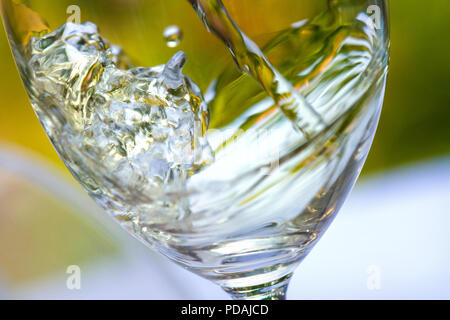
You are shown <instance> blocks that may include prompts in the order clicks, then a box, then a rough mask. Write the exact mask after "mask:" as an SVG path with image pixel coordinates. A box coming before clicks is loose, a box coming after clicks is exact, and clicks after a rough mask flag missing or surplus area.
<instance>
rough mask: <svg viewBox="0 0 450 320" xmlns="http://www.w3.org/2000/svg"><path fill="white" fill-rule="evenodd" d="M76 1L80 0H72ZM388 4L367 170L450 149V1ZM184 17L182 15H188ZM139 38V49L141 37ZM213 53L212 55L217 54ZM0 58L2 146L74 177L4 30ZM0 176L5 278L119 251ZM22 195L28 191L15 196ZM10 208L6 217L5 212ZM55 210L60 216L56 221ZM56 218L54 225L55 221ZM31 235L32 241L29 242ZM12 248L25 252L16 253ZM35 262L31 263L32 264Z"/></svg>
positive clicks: (50, 202)
mask: <svg viewBox="0 0 450 320" xmlns="http://www.w3.org/2000/svg"><path fill="white" fill-rule="evenodd" d="M77 2H78V3H80V2H83V1H74V3H77ZM116 2H118V3H119V2H120V1H119V0H116ZM53 3H54V2H52V5H53ZM83 3H87V2H83ZM55 6H63V4H55ZM390 9H391V12H390V14H391V63H390V73H389V78H388V83H387V90H386V98H385V103H384V107H383V112H382V115H381V120H380V125H379V127H378V131H377V135H376V138H375V141H374V144H373V147H372V150H371V152H370V154H369V157H368V160H367V162H366V165H365V167H364V170H363V173H362V175H363V177H364V176H365V175H367V174H371V173H382V171H383V170H386V169H389V168H393V167H396V166H401V165H404V164H408V163H413V162H419V161H426V160H427V159H431V158H435V157H439V156H445V155H448V154H449V153H450V143H449V140H450V120H449V119H450V108H449V104H450V59H449V53H450V38H449V36H448V34H447V33H448V32H450V19H449V17H450V2H449V1H443V0H431V1H427V2H424V1H422V0H393V1H391V3H390ZM49 14H51V13H50V12H49ZM184 14H185V13H184V12H183V10H180V15H181V16H183V17H184ZM183 17H181V18H180V19H185V17H184V18H183ZM111 23H114V21H112V22H111ZM119 32H120V31H119ZM112 38H114V36H113V37H112ZM112 40H114V39H112ZM125 41H127V40H125ZM121 44H122V45H124V44H123V43H121ZM132 45H134V44H131V43H130V44H129V45H128V47H130V46H132ZM135 45H136V46H137V47H136V50H138V49H139V46H140V45H142V43H137V44H135ZM172 53H173V52H172ZM167 54H168V55H169V54H170V51H169V50H167ZM213 56H214V54H213ZM207 58H208V57H205V60H206V61H208V59H207ZM149 59H150V60H151V57H150V58H149ZM216 59H219V58H218V57H216ZM224 59H225V58H224ZM209 60H210V61H212V62H214V59H209ZM0 61H1V66H0V67H1V72H0V75H1V76H0V97H1V99H0V145H5V144H6V145H14V146H21V147H23V148H24V149H27V150H30V151H32V152H33V153H36V154H39V155H41V156H42V157H43V158H44V159H46V160H48V161H49V162H50V163H52V164H53V165H54V167H55V168H57V169H56V171H57V172H59V173H60V174H61V175H63V176H65V177H66V178H68V179H69V180H70V178H69V173H68V172H67V170H65V169H64V167H63V164H62V162H61V160H60V159H59V157H58V156H57V154H56V152H55V151H54V149H53V147H52V146H51V144H50V142H49V140H48V138H47V137H46V136H45V134H44V131H43V130H42V128H41V126H40V124H39V122H38V120H37V118H36V116H35V114H34V112H33V110H32V108H31V106H30V103H29V101H28V98H27V95H26V93H25V90H24V88H23V86H22V82H21V80H20V78H19V74H18V72H17V69H16V66H15V64H14V61H13V58H12V55H11V52H10V49H9V45H8V42H7V39H6V35H5V33H4V31H3V30H2V31H1V32H0ZM194 67H195V66H194ZM200 82H201V79H200ZM0 179H3V180H0V182H5V181H7V179H9V180H11V181H12V182H11V183H9V184H8V186H11V185H12V186H16V189H14V190H15V191H14V190H12V191H11V189H10V190H9V191H8V192H7V193H5V192H4V193H3V194H2V193H1V192H0V201H1V202H2V204H1V205H0V220H1V221H3V222H0V239H1V241H0V273H1V275H2V278H3V279H6V282H8V283H15V282H21V281H26V280H27V279H29V278H30V277H31V278H33V277H38V276H40V275H42V274H48V273H51V272H55V270H59V272H63V271H61V270H64V269H63V267H64V266H67V265H70V264H71V263H72V262H73V261H77V262H79V261H87V260H89V259H90V258H91V257H104V256H115V255H117V253H119V252H120V246H118V244H117V243H116V242H115V241H114V239H111V238H109V237H108V236H107V235H105V232H103V233H102V231H101V230H100V231H99V230H94V229H92V227H91V226H90V225H89V224H86V223H85V222H83V221H81V220H80V218H79V217H77V214H76V213H75V212H74V210H68V209H67V205H65V204H58V203H56V202H55V201H57V200H55V199H52V197H51V195H49V194H48V193H47V194H44V195H43V194H40V193H37V192H36V191H32V190H36V189H39V184H38V185H37V187H36V186H35V187H34V188H32V187H30V188H31V189H30V188H28V187H27V184H26V183H19V182H20V181H19V180H17V179H15V178H14V177H11V176H8V175H7V174H6V175H5V174H3V175H2V174H1V172H0ZM18 181H19V182H18ZM70 181H72V180H70ZM0 187H1V183H0ZM0 189H1V188H0ZM0 191H1V190H0ZM13 191H14V192H13ZM17 194H20V195H22V196H23V197H17V196H16V197H15V196H14V195H17ZM24 197H25V198H26V201H25V200H24V199H25V198H24ZM14 201H15V202H14ZM24 201H25V202H26V203H28V207H27V206H26V205H24ZM7 203H9V206H7V205H6V204H7ZM40 203H41V204H40ZM64 206H65V207H66V208H64ZM31 207H32V208H34V210H35V211H38V213H36V215H35V216H34V218H33V219H32V220H29V219H28V220H27V223H25V222H24V221H25V220H24V219H25V218H23V216H21V215H20V214H18V212H22V211H26V210H28V211H30V210H31V209H30V208H31ZM27 208H28V209H27ZM6 213H8V215H9V217H6V218H5V215H6ZM57 216H58V217H60V218H58V219H57V220H55V217H57ZM2 219H3V220H2ZM8 219H9V220H8ZM21 219H22V220H21ZM5 221H6V222H5ZM48 221H52V224H50V225H49V224H48ZM6 223H8V224H9V225H11V223H13V225H15V226H16V227H15V230H14V232H11V229H10V228H4V230H3V229H2V226H6ZM56 225H57V226H58V227H57V228H54V227H52V226H56ZM8 230H9V232H7V231H8ZM36 230H37V231H36ZM67 230H70V232H67ZM30 231H33V232H35V233H30ZM33 235H34V236H33ZM14 237H15V238H14ZM12 238H14V239H15V240H14V241H12V243H13V244H14V246H12V247H11V245H10V244H8V240H10V241H11V239H12ZM17 239H22V242H20V241H19V242H17V241H16V240H17ZM36 241H37V242H36ZM30 242H31V243H33V244H34V245H33V246H31V247H30V246H29V243H30ZM67 243H70V244H71V248H70V249H71V250H65V249H66V248H65V247H64V245H65V244H67ZM30 248H31V249H30ZM43 248H44V249H45V250H43ZM12 251H14V252H21V254H17V255H16V256H11V252H12ZM49 252H50V254H49ZM31 263H32V264H33V268H27V266H29V265H30V264H31Z"/></svg>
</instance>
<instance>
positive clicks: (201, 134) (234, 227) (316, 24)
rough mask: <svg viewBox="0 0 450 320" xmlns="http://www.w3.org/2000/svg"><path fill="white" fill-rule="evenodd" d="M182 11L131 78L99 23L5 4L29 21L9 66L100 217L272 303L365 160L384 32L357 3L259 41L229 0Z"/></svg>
mask: <svg viewBox="0 0 450 320" xmlns="http://www.w3.org/2000/svg"><path fill="white" fill-rule="evenodd" d="M250 2H251V1H250ZM164 3H165V2H163V1H161V5H162V6H164ZM167 3H169V2H167ZM170 3H172V2H170ZM183 4H184V5H186V4H188V5H189V9H190V10H191V11H192V13H194V15H193V16H189V18H190V19H191V20H189V21H190V22H189V23H188V24H187V25H186V24H184V27H181V26H179V25H178V24H177V25H175V24H173V21H171V22H170V23H169V20H170V19H167V24H166V25H165V26H164V28H162V31H161V33H160V37H161V43H160V48H158V47H156V48H157V49H156V50H161V51H164V50H173V52H171V56H172V57H171V58H170V59H168V60H166V63H165V64H160V65H157V66H152V67H136V64H135V63H132V61H133V60H135V59H132V58H130V57H128V55H127V54H126V52H127V51H128V50H127V47H126V46H124V47H123V49H122V47H120V46H117V45H114V44H112V43H110V42H109V41H108V40H106V37H105V36H103V34H101V29H102V26H101V25H99V24H98V26H99V28H97V22H96V21H92V22H88V21H85V22H83V23H81V24H77V23H65V24H63V25H60V26H58V27H57V28H55V29H53V31H52V28H51V27H50V26H48V24H46V23H45V22H44V21H43V20H40V18H39V15H38V14H37V13H35V12H33V11H31V10H30V9H29V8H27V7H26V6H24V5H22V4H19V5H17V4H13V3H10V4H9V7H7V10H10V11H11V12H14V14H16V15H17V14H20V13H22V14H23V12H27V15H28V16H30V15H32V16H33V17H34V20H33V21H35V23H34V25H33V26H32V27H30V30H29V32H25V33H23V32H22V33H18V32H17V33H16V35H15V37H16V38H17V39H16V41H15V43H16V44H17V46H16V47H14V46H13V50H14V51H15V56H16V60H17V61H18V65H19V70H20V72H21V74H22V77H23V79H24V83H25V87H26V89H27V91H28V93H29V95H30V98H31V101H32V105H33V108H34V109H35V111H36V113H37V115H38V117H39V119H40V121H41V123H42V125H43V127H44V129H45V131H46V133H47V134H48V136H49V137H50V139H51V141H52V143H53V145H54V146H55V148H56V150H57V151H58V153H59V155H60V156H61V158H62V159H63V160H64V162H65V164H66V165H67V167H68V168H69V169H70V171H71V172H72V173H73V175H74V176H75V177H76V178H77V180H78V181H79V182H80V183H81V184H82V186H83V187H84V188H85V189H86V190H87V191H88V192H89V194H90V195H91V196H92V197H93V198H94V199H95V200H96V201H97V202H98V203H99V204H100V205H101V206H102V207H103V208H104V209H105V211H106V212H108V213H109V214H110V215H112V216H113V217H115V218H116V219H118V221H119V222H120V223H121V224H122V225H123V226H124V227H125V228H127V229H128V230H129V231H130V232H132V233H133V234H134V235H135V236H137V237H138V238H140V239H141V240H143V241H144V242H145V243H147V244H148V245H150V246H153V247H154V248H156V249H157V250H158V251H160V252H161V253H163V254H164V255H166V256H167V257H169V258H170V259H172V260H174V261H175V262H177V263H179V264H181V265H183V266H185V267H187V268H189V269H190V270H192V271H194V272H196V273H198V274H200V275H202V276H204V277H206V278H208V279H211V280H213V281H215V282H216V283H218V284H220V285H221V286H222V287H223V288H224V289H225V290H227V291H228V292H230V293H232V294H233V295H234V296H235V297H255V298H259V297H265V298H271V297H277V296H282V295H283V294H284V288H285V283H286V282H287V281H288V279H289V277H290V275H291V273H292V272H293V270H294V268H295V267H296V266H297V264H298V263H299V262H300V261H301V260H302V259H303V258H304V257H305V255H306V254H307V253H308V252H309V250H310V249H311V248H312V246H313V245H314V244H315V243H316V242H317V240H318V239H319V238H320V236H321V235H322V234H323V232H324V231H325V230H326V228H327V226H328V225H329V223H330V222H331V221H332V219H333V217H334V215H335V213H336V212H337V211H338V210H339V207H340V206H341V204H342V202H343V200H344V199H345V196H346V195H347V193H348V191H349V190H350V189H351V187H352V185H353V183H354V181H355V179H356V177H357V175H358V174H359V171H360V169H361V166H362V164H363V162H364V159H365V157H366V155H367V152H368V149H369V147H370V143H371V141H372V137H373V134H374V132H375V128H376V124H377V121H378V117H379V112H380V108H381V102H382V98H383V88H384V84H385V83H384V82H385V77H386V72H387V48H386V45H387V43H386V39H385V33H384V31H383V30H378V29H376V28H375V25H374V23H373V21H372V19H371V18H370V17H369V16H368V15H367V14H366V11H365V7H364V5H365V4H366V1H335V0H333V1H328V3H327V5H326V6H325V7H324V8H325V9H324V10H323V11H321V12H318V13H317V14H316V15H315V16H314V17H313V18H311V19H308V20H301V21H292V22H291V23H290V24H289V25H288V26H285V27H284V28H283V29H281V30H276V31H274V32H272V33H270V34H264V35H263V37H262V38H264V41H262V40H258V42H259V43H260V45H258V44H257V41H256V40H253V39H251V38H250V37H249V36H247V35H246V34H245V33H244V32H243V31H242V30H241V29H240V27H239V26H238V24H237V22H236V21H234V19H233V17H232V15H231V13H230V12H229V11H227V8H226V6H227V2H225V5H224V3H222V1H221V0H188V1H186V0H180V1H179V5H180V6H182V5H183ZM192 7H193V8H192ZM255 9H256V8H255ZM11 15H12V14H11ZM196 15H197V16H196ZM198 18H200V20H199V19H198ZM36 21H38V23H36ZM163 21H165V20H164V19H163ZM199 22H200V23H201V29H197V33H196V34H190V33H189V32H188V31H189V30H190V29H189V28H188V27H189V26H190V25H191V24H192V25H193V26H196V24H198V23H199ZM94 23H95V24H94ZM186 26H188V27H186ZM99 30H100V31H99ZM211 36H212V37H211ZM197 38H202V39H208V41H209V42H211V43H214V41H216V40H220V42H222V43H219V44H211V46H212V47H213V46H216V47H215V48H219V49H217V50H219V51H220V54H218V55H217V56H218V57H219V56H220V57H223V58H220V59H219V58H218V61H219V60H220V61H221V62H220V63H217V66H216V68H215V69H214V70H215V71H214V72H213V71H211V70H212V69H211V66H212V65H213V63H211V62H210V61H206V60H204V59H203V60H202V59H200V58H199V57H200V56H202V53H201V52H202V51H201V50H197V51H193V50H188V49H189V47H188V46H189V42H190V41H194V40H195V39H197ZM193 39H194V40H193ZM261 43H263V44H262V45H261ZM205 50H206V49H205ZM203 56H204V57H205V56H207V54H206V53H205V54H204V55H203ZM231 57H232V59H229V58H231ZM191 61H192V62H191ZM185 63H187V64H189V63H192V64H193V65H195V66H197V67H196V69H195V70H193V69H192V68H187V67H186V68H184V69H183V67H184V65H185ZM194 78H196V79H200V81H199V82H198V83H199V84H197V82H196V81H194V80H193V79H194ZM266 287H267V288H269V287H270V288H271V289H270V290H271V293H270V294H269V295H268V294H267V293H265V292H264V288H266ZM274 288H275V290H273V289H274ZM276 288H279V290H278V289H276Z"/></svg>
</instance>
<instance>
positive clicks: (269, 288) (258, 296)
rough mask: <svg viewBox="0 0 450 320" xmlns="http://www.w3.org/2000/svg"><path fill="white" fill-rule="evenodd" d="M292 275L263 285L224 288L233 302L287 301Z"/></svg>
mask: <svg viewBox="0 0 450 320" xmlns="http://www.w3.org/2000/svg"><path fill="white" fill-rule="evenodd" d="M291 276H292V274H288V275H286V276H284V277H281V278H279V279H277V280H274V281H271V282H267V283H263V284H261V285H256V286H251V287H240V288H223V289H224V290H225V291H226V292H227V293H228V294H229V295H230V296H231V298H232V299H233V300H286V291H287V288H288V286H289V281H290V279H291Z"/></svg>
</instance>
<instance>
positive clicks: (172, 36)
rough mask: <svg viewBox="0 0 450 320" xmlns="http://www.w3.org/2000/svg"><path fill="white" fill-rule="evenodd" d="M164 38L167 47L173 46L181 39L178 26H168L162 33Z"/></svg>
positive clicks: (181, 33) (181, 34)
mask: <svg viewBox="0 0 450 320" xmlns="http://www.w3.org/2000/svg"><path fill="white" fill-rule="evenodd" d="M163 36H164V40H166V44H167V46H168V47H169V48H175V47H176V46H178V45H179V44H180V42H181V40H182V39H183V31H181V29H180V28H179V27H178V26H168V27H167V28H166V29H165V30H164V33H163Z"/></svg>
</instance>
